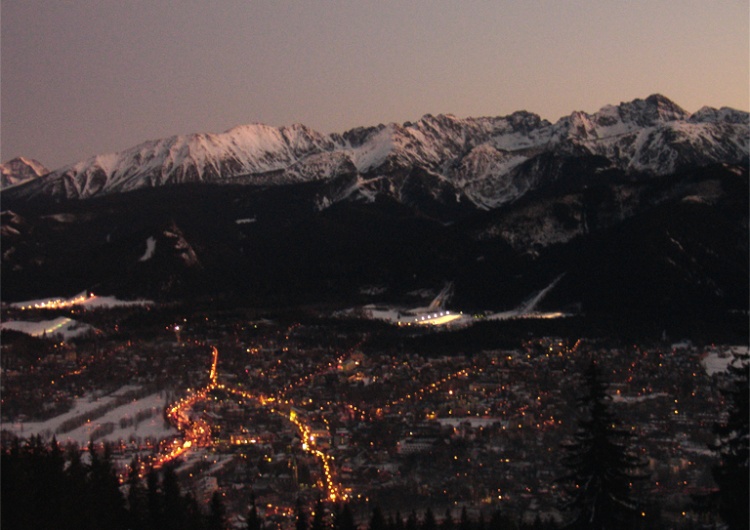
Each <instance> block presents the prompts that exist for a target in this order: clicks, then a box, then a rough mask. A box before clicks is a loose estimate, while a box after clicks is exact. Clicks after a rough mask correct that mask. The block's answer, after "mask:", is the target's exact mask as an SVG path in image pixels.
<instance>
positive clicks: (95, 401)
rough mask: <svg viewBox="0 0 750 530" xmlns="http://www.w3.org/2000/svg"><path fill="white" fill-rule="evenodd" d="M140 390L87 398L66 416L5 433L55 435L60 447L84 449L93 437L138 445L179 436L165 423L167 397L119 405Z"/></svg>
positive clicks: (124, 389) (14, 426)
mask: <svg viewBox="0 0 750 530" xmlns="http://www.w3.org/2000/svg"><path fill="white" fill-rule="evenodd" d="M138 390H139V388H138V387H135V386H126V387H122V388H120V389H119V390H117V392H114V393H112V394H109V395H108V396H103V397H99V398H96V397H95V396H93V395H89V396H84V397H81V398H79V399H77V400H76V401H75V403H74V404H73V407H72V408H71V409H70V410H69V411H68V412H66V413H64V414H61V415H59V416H55V417H54V418H51V419H49V420H45V421H30V422H13V423H3V424H2V430H7V431H10V432H12V433H13V434H15V435H17V436H19V437H29V436H32V435H40V436H41V437H42V438H44V439H46V440H50V439H51V438H52V436H53V435H54V436H56V437H57V441H58V442H60V443H67V442H74V443H77V444H79V445H81V446H84V445H86V444H87V443H88V442H89V440H90V439H91V438H92V436H93V437H94V438H96V441H105V440H106V441H110V442H119V441H123V442H126V443H127V442H128V441H129V440H131V439H133V440H135V441H136V442H139V441H143V440H146V439H147V438H151V439H154V440H156V441H158V440H162V439H164V438H168V437H170V436H173V435H177V434H179V431H177V430H176V429H174V428H173V427H172V426H171V425H169V424H166V423H165V421H164V418H163V414H162V410H163V409H164V405H165V403H166V396H165V395H163V394H160V393H154V394H150V395H147V396H144V397H142V398H138V399H132V400H128V401H127V402H126V403H122V404H120V403H118V401H122V400H123V397H124V396H125V395H126V394H127V393H128V392H130V393H132V392H137V391H138Z"/></svg>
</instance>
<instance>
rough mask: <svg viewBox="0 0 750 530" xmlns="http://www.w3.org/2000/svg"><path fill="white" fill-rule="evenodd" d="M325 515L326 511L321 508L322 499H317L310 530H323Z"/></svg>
mask: <svg viewBox="0 0 750 530" xmlns="http://www.w3.org/2000/svg"><path fill="white" fill-rule="evenodd" d="M325 513H326V509H325V506H323V499H321V498H320V496H319V497H318V501H317V502H316V503H315V513H314V514H313V520H312V526H310V530H325V527H326V522H325Z"/></svg>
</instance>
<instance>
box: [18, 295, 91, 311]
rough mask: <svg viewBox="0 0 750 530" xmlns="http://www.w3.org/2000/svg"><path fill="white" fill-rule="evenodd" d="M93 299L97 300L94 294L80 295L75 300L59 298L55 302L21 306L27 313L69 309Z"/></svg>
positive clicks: (49, 301) (47, 301)
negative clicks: (39, 310)
mask: <svg viewBox="0 0 750 530" xmlns="http://www.w3.org/2000/svg"><path fill="white" fill-rule="evenodd" d="M92 298H96V297H95V295H94V294H93V293H91V294H89V295H87V294H79V295H78V296H76V297H75V298H64V299H63V298H57V299H55V300H45V301H44V302H39V303H36V304H29V305H25V306H21V310H22V311H26V310H29V309H65V308H68V307H73V306H75V305H80V304H83V303H85V302H87V301H88V300H91V299H92Z"/></svg>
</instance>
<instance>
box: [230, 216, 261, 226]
mask: <svg viewBox="0 0 750 530" xmlns="http://www.w3.org/2000/svg"><path fill="white" fill-rule="evenodd" d="M256 221H257V219H256V218H255V217H247V218H245V219H235V221H234V222H235V223H237V224H238V225H245V224H249V223H254V222H256Z"/></svg>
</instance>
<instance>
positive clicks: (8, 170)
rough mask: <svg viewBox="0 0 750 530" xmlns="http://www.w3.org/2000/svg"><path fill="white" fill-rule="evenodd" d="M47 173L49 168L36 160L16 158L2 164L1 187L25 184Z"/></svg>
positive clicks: (0, 169)
mask: <svg viewBox="0 0 750 530" xmlns="http://www.w3.org/2000/svg"><path fill="white" fill-rule="evenodd" d="M47 173H49V170H48V169H47V168H46V167H44V166H43V165H42V164H40V163H39V162H37V161H36V160H33V159H30V158H24V157H18V158H14V159H13V160H9V161H8V162H6V163H5V164H0V189H6V188H8V187H10V186H16V185H18V184H23V183H24V182H27V181H29V180H32V179H35V178H38V177H41V176H42V175H46V174H47Z"/></svg>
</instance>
